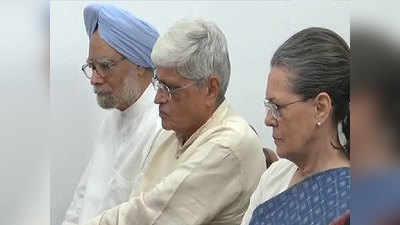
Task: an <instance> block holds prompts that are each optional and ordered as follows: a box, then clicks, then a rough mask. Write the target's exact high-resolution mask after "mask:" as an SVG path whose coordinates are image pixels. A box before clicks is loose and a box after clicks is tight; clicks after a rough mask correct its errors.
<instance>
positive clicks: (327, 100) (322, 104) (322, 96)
mask: <svg viewBox="0 0 400 225" xmlns="http://www.w3.org/2000/svg"><path fill="white" fill-rule="evenodd" d="M314 103H315V120H316V121H315V123H316V124H317V123H320V124H324V123H325V122H326V120H327V119H328V118H329V114H330V112H331V110H332V99H331V97H330V96H329V94H328V93H326V92H321V93H319V94H318V95H317V96H316V97H315V98H314Z"/></svg>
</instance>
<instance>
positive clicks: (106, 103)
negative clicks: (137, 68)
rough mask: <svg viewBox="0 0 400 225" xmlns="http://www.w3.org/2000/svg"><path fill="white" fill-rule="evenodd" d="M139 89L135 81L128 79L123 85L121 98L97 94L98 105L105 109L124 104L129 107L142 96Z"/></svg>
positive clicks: (108, 94)
mask: <svg viewBox="0 0 400 225" xmlns="http://www.w3.org/2000/svg"><path fill="white" fill-rule="evenodd" d="M139 87H140V86H139V84H138V82H137V81H136V80H135V79H133V78H126V79H125V80H124V81H123V83H122V89H121V92H122V93H121V95H120V96H121V97H120V98H118V97H116V96H114V95H113V94H112V93H101V94H97V103H98V104H99V106H100V107H101V108H103V109H112V108H116V107H118V106H121V105H124V104H125V105H127V106H128V107H129V106H131V105H132V104H133V103H135V102H136V101H137V99H138V98H139V96H140V95H141V94H142V93H141V92H140V88H139Z"/></svg>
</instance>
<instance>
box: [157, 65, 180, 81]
mask: <svg viewBox="0 0 400 225" xmlns="http://www.w3.org/2000/svg"><path fill="white" fill-rule="evenodd" d="M156 74H157V76H158V78H159V80H160V81H166V82H180V81H182V80H185V78H184V77H183V76H182V75H180V74H179V73H178V71H177V70H176V68H172V67H159V68H157V69H156Z"/></svg>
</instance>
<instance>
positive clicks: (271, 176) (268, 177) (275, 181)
mask: <svg viewBox="0 0 400 225" xmlns="http://www.w3.org/2000/svg"><path fill="white" fill-rule="evenodd" d="M296 170H297V166H296V165H295V164H294V163H292V162H291V161H289V160H287V159H279V160H278V161H276V162H274V163H272V164H271V166H270V167H269V168H268V169H267V171H265V173H264V174H263V175H262V177H261V179H260V183H259V184H258V186H257V189H256V191H255V192H254V193H253V195H252V196H251V199H250V205H249V208H248V209H247V211H246V214H245V216H244V217H243V221H242V224H241V225H248V224H249V223H250V220H251V217H252V215H253V211H254V210H255V209H256V208H257V206H259V205H260V204H262V203H264V202H266V201H267V200H269V199H271V198H273V197H275V196H276V195H278V194H280V193H281V192H283V191H285V190H286V189H288V187H289V183H290V181H291V180H292V177H293V175H294V173H295V172H296Z"/></svg>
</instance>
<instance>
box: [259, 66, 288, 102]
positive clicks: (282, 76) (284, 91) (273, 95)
mask: <svg viewBox="0 0 400 225" xmlns="http://www.w3.org/2000/svg"><path fill="white" fill-rule="evenodd" d="M291 76H292V74H291V72H290V71H289V70H288V69H287V68H285V67H278V66H273V67H272V68H271V70H270V72H269V74H268V77H267V89H266V96H265V98H266V99H280V98H283V97H286V96H288V95H293V92H292V89H291V86H290V80H289V79H290V78H291Z"/></svg>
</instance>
